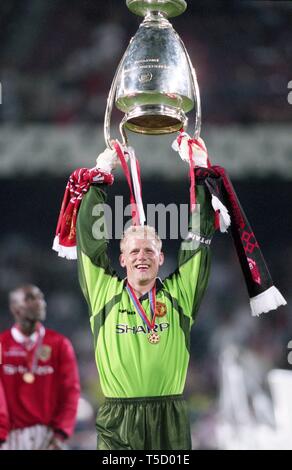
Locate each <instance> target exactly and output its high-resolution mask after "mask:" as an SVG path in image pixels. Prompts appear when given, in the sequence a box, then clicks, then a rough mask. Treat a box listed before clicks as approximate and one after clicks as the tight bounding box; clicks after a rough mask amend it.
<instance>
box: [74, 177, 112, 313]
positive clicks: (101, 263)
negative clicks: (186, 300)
mask: <svg viewBox="0 0 292 470" xmlns="http://www.w3.org/2000/svg"><path fill="white" fill-rule="evenodd" d="M105 202H106V193H105V191H104V187H103V186H91V187H90V189H89V191H88V193H87V194H86V195H85V196H84V198H83V200H82V203H81V207H80V209H79V213H78V217H77V261H78V275H79V282H80V285H81V289H82V292H83V294H84V296H85V298H86V300H87V302H88V305H89V307H90V311H91V314H92V315H94V314H95V313H98V312H99V311H100V310H101V309H102V308H103V306H104V305H105V304H106V303H107V301H108V299H110V298H111V296H112V295H113V294H114V291H115V289H116V288H117V285H118V283H119V282H120V281H119V279H118V278H117V276H115V274H114V272H113V270H112V268H111V266H110V261H109V258H108V255H107V246H108V240H107V236H106V226H105V217H104V203H105Z"/></svg>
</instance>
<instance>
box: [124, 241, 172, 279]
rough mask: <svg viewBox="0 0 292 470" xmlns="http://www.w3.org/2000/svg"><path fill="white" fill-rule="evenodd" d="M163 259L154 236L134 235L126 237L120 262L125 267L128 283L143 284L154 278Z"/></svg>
mask: <svg viewBox="0 0 292 470" xmlns="http://www.w3.org/2000/svg"><path fill="white" fill-rule="evenodd" d="M163 261H164V256H163V253H162V252H161V251H159V249H158V245H157V242H156V240H155V239H154V238H148V239H144V238H138V237H135V236H134V235H130V236H128V237H127V238H126V240H125V244H124V249H123V253H121V255H120V263H121V266H122V267H123V268H126V271H127V278H128V281H129V283H130V284H133V285H136V284H138V285H141V286H143V285H145V284H148V283H149V282H151V281H152V280H154V279H155V278H156V277H157V274H158V270H159V266H161V265H162V264H163Z"/></svg>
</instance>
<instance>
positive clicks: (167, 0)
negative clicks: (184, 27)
mask: <svg viewBox="0 0 292 470" xmlns="http://www.w3.org/2000/svg"><path fill="white" fill-rule="evenodd" d="M126 3H127V7H128V8H129V10H131V12H132V13H135V14H136V15H139V16H145V15H147V13H149V12H153V11H156V12H160V13H162V14H164V15H165V16H166V17H168V18H171V17H173V16H178V15H181V14H182V13H183V12H184V11H185V10H186V8H187V2H186V1H185V0H127V2H126Z"/></svg>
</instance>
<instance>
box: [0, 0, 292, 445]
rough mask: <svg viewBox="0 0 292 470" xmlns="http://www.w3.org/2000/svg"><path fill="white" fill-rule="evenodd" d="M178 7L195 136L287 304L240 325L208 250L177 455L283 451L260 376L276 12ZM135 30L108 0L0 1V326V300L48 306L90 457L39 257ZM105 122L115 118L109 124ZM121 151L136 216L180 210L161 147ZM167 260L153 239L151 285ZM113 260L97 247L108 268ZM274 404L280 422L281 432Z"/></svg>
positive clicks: (55, 285)
mask: <svg viewBox="0 0 292 470" xmlns="http://www.w3.org/2000/svg"><path fill="white" fill-rule="evenodd" d="M188 4H189V5H188V10H187V12H186V13H185V14H184V15H182V16H181V17H178V18H175V19H173V20H172V23H173V25H174V27H175V29H176V30H177V32H178V33H179V35H180V36H181V38H182V39H183V41H184V42H185V45H186V47H187V50H188V52H189V54H190V57H191V60H192V62H193V65H194V66H195V68H196V71H197V75H198V80H199V86H200V90H201V98H202V108H203V109H202V111H203V127H202V137H203V138H204V139H205V141H206V143H207V146H208V148H209V152H210V156H211V160H212V162H213V163H220V164H224V166H225V167H226V168H227V170H229V171H230V174H231V177H232V181H233V183H234V186H235V188H236V190H237V192H238V195H239V198H240V200H241V202H242V205H243V207H244V209H245V211H246V212H247V215H248V217H249V220H250V222H251V224H252V226H253V228H254V231H255V234H256V236H257V238H258V240H259V242H260V244H261V248H262V250H263V252H264V255H265V258H266V261H267V263H268V265H269V268H270V271H271V273H272V276H273V279H274V283H275V284H276V285H277V286H278V287H279V288H280V290H281V291H282V293H283V295H284V296H285V297H286V299H287V300H288V306H287V307H285V308H281V309H279V310H278V311H276V312H272V313H269V314H266V315H263V316H262V317H261V318H260V319H252V318H251V315H250V310H249V303H248V296H247V293H246V290H245V289H246V288H245V285H244V283H243V279H242V275H241V272H240V268H239V265H238V263H237V260H236V255H235V252H234V250H233V246H232V241H231V238H230V237H229V236H228V235H217V236H216V237H215V240H214V242H213V267H212V274H211V280H210V284H209V288H208V291H207V294H206V296H205V299H204V302H203V304H202V307H201V310H200V314H199V319H198V322H197V325H196V327H195V328H194V329H193V332H192V359H191V364H190V369H189V374H188V381H187V388H186V396H187V398H188V401H189V405H190V411H191V417H192V434H193V447H194V448H200V449H209V448H211V449H212V448H262V447H263V446H267V445H268V446H278V447H281V446H282V447H283V446H284V447H285V446H286V447H288V448H292V437H289V438H287V432H286V437H283V436H284V434H283V429H281V423H280V422H279V420H278V419H277V410H276V406H278V405H279V406H281V403H280V404H279V403H276V402H277V397H276V396H271V389H270V388H269V385H270V384H271V382H269V377H270V375H269V374H268V373H269V371H271V370H272V369H275V368H281V369H286V370H287V371H288V372H289V371H291V365H290V364H289V363H288V359H287V357H288V353H289V349H288V342H289V340H290V339H292V331H291V326H292V320H291V314H290V313H291V302H290V304H289V300H290V301H291V294H290V285H289V284H290V282H291V281H290V280H291V278H292V272H291V271H292V269H291V264H292V243H291V236H290V234H291V229H292V216H291V193H292V192H291V179H292V166H291V157H292V141H291V116H292V106H291V104H289V102H288V92H289V89H288V83H289V81H290V80H292V70H291V59H292V32H291V20H292V2H290V1H285V2H281V1H278V2H272V1H240V0H234V1H227V0H226V1H210V0H190V1H189V2H188ZM139 23H140V19H139V18H138V17H136V16H135V15H133V14H131V13H130V12H129V11H128V9H127V8H126V6H125V2H124V1H123V0H108V1H107V2H101V1H96V0H83V1H82V0H70V1H69V0H53V1H51V0H50V1H49V0H23V1H22V2H19V1H17V0H9V1H8V2H1V4H0V82H1V95H2V104H1V105H0V150H1V154H0V197H1V199H0V200H1V222H0V223H1V231H0V328H1V330H2V329H4V328H6V327H8V325H10V322H11V319H10V316H9V312H8V307H7V294H8V292H9V290H10V289H12V288H14V287H15V286H17V285H18V284H21V283H26V282H33V283H35V284H37V285H39V286H40V287H41V289H42V290H43V291H44V293H45V295H46V299H47V303H48V315H47V322H46V325H47V326H48V327H52V328H56V329H57V330H58V331H60V332H62V333H64V334H66V335H68V336H69V337H70V338H71V340H72V341H73V344H74V346H75V350H76V353H77V357H78V362H79V370H80V375H81V381H82V389H83V398H84V401H83V406H82V407H81V408H80V416H79V420H78V426H77V431H76V434H75V436H74V437H73V439H72V440H71V443H70V446H71V448H80V449H94V447H95V429H94V415H95V412H96V409H97V407H98V406H99V404H100V403H101V401H102V395H101V391H100V388H99V385H98V378H97V373H96V369H95V363H94V357H93V349H92V340H91V333H90V330H89V322H88V317H87V308H86V305H85V302H84V301H83V298H82V295H81V292H80V290H79V287H78V281H77V273H76V265H75V262H69V261H65V260H61V259H59V258H58V257H57V256H56V254H55V253H54V252H52V251H51V244H52V239H53V236H54V230H55V225H56V220H57V216H58V212H59V208H60V203H61V199H62V196H63V191H64V188H65V184H66V180H67V177H68V175H69V174H70V172H71V171H73V170H74V169H75V168H76V167H78V166H93V163H94V160H95V157H96V155H97V153H99V152H100V151H102V150H103V148H104V140H103V135H102V125H103V116H104V111H105V106H106V98H107V94H108V91H109V88H110V84H111V81H112V78H113V75H114V72H115V70H116V67H117V65H118V62H119V59H120V57H121V56H122V53H123V52H124V50H125V48H126V46H127V44H128V42H129V39H130V37H131V36H132V35H133V34H134V33H135V32H136V30H137V28H138V25H139ZM291 88H292V87H291ZM119 117H120V116H119V115H118V113H115V115H114V118H113V119H114V121H115V122H116V123H117V122H118V120H119ZM190 120H191V121H192V119H190ZM130 139H131V142H133V143H134V146H135V148H136V150H137V153H138V156H139V158H140V162H141V168H142V179H143V193H144V200H145V203H147V202H151V203H158V202H164V203H170V202H178V203H183V202H187V200H188V184H189V183H188V176H187V167H185V166H184V165H183V163H182V162H180V161H179V159H178V157H177V154H175V153H174V152H173V151H172V150H171V149H170V142H171V140H172V138H168V137H161V138H160V137H156V138H154V139H153V138H146V137H141V138H140V137H138V138H137V137H134V136H132V135H131V136H130ZM145 139H146V140H145ZM120 194H121V195H124V196H125V198H126V200H127V198H128V189H127V186H126V182H125V178H124V176H123V175H122V173H121V172H120V171H119V172H118V173H117V177H116V182H115V184H114V187H113V188H112V190H111V195H110V201H112V202H113V198H114V196H115V195H120ZM177 248H178V242H175V241H171V242H167V241H165V243H164V249H165V252H166V255H167V262H166V264H165V267H164V271H163V273H162V274H167V273H168V272H170V271H171V270H172V269H174V267H175V263H176V251H177ZM117 254H118V248H117V244H116V243H113V244H112V251H111V258H112V259H113V260H115V259H117ZM165 366H166V367H167V365H165ZM288 375H289V374H288ZM285 380H286V379H284V381H285ZM281 386H282V387H284V388H285V387H286V385H285V384H284V383H283V385H281ZM282 389H283V388H282ZM285 390H286V388H285ZM275 393H276V395H277V391H276V392H275ZM286 405H287V407H286V409H287V423H286V424H285V422H283V423H282V424H283V426H285V425H287V426H288V427H289V421H290V422H292V420H291V417H292V411H291V405H290V406H289V404H288V403H287V404H286ZM289 410H290V413H291V414H290V415H289ZM275 412H276V415H275ZM290 426H291V425H290ZM290 431H291V429H290ZM288 435H289V433H288ZM251 436H252V437H251Z"/></svg>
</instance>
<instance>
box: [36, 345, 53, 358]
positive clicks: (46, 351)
mask: <svg viewBox="0 0 292 470" xmlns="http://www.w3.org/2000/svg"><path fill="white" fill-rule="evenodd" d="M51 354H52V348H51V346H49V345H48V344H43V345H42V347H41V348H40V350H39V351H38V358H39V359H41V361H47V360H48V359H50V357H51Z"/></svg>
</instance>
